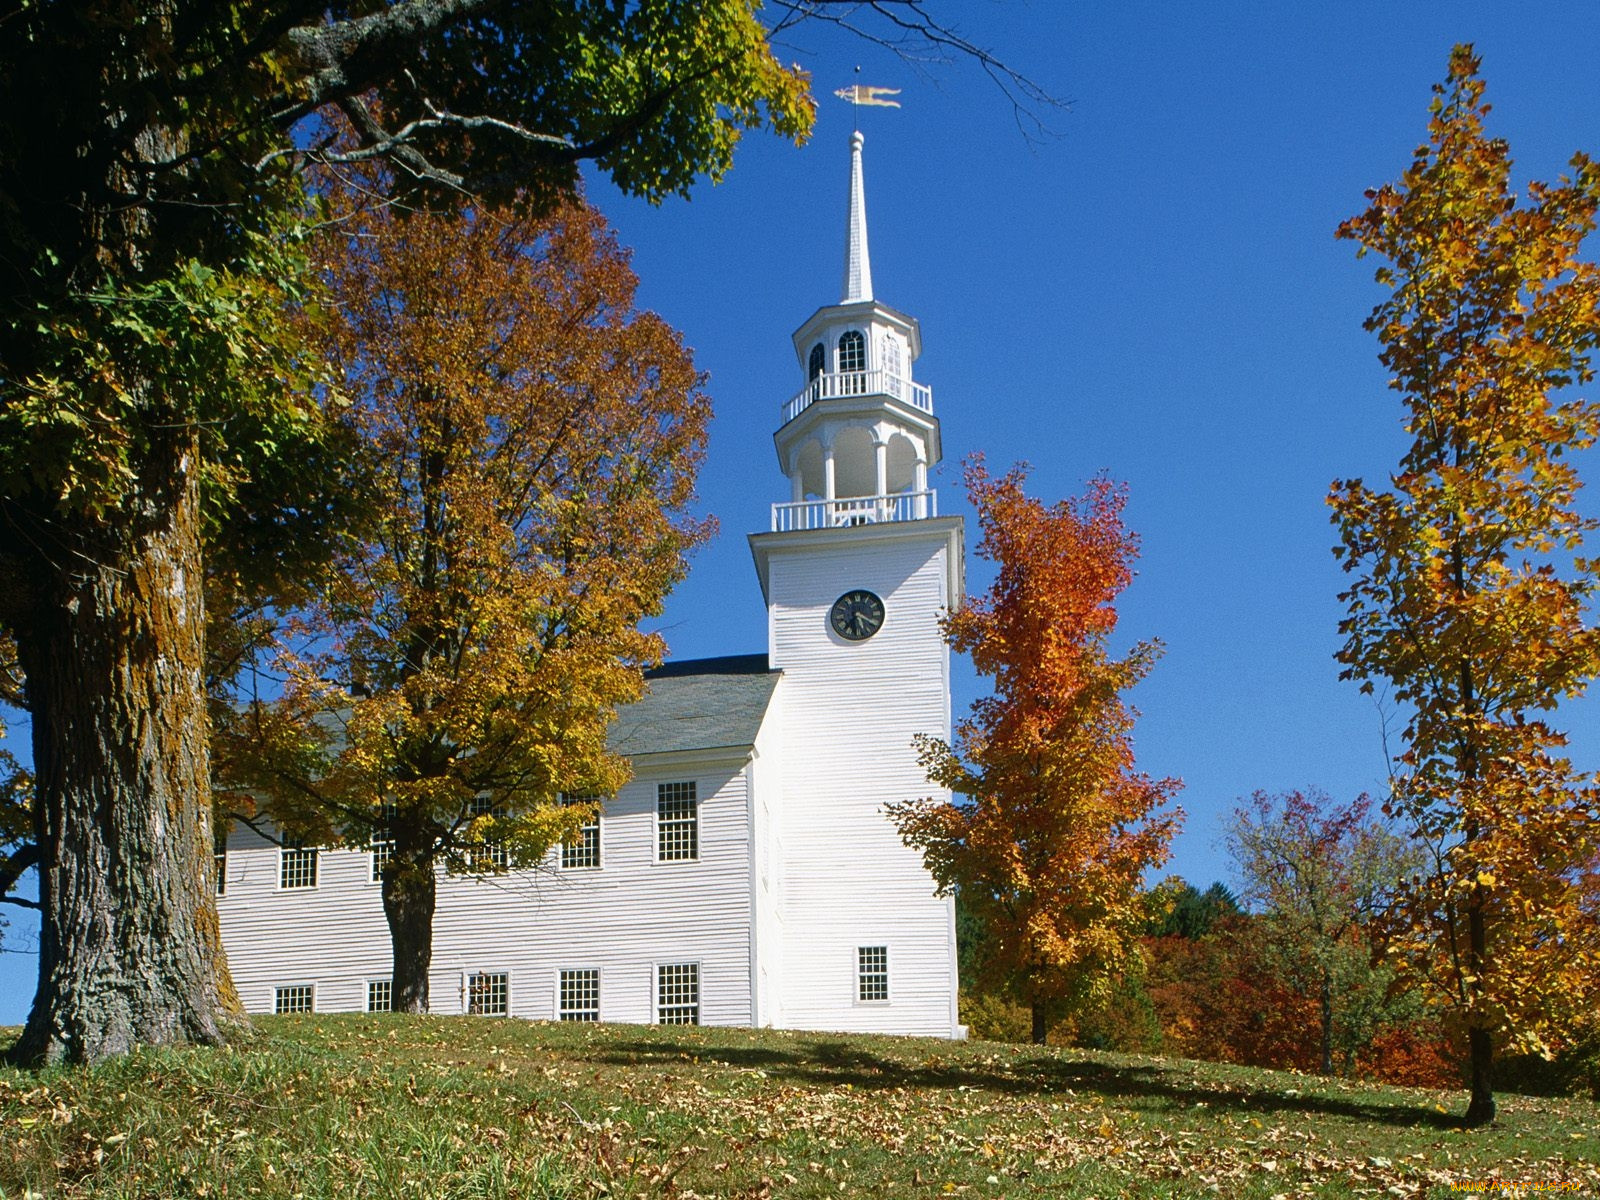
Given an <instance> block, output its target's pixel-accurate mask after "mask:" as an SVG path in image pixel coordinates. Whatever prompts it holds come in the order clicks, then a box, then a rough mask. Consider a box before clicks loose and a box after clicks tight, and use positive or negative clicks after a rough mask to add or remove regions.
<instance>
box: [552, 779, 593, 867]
mask: <svg viewBox="0 0 1600 1200" xmlns="http://www.w3.org/2000/svg"><path fill="white" fill-rule="evenodd" d="M561 803H562V804H567V805H571V804H583V805H591V806H593V810H594V811H593V812H591V813H590V815H589V816H587V817H585V818H584V821H583V824H582V825H581V826H579V827H578V840H577V841H575V842H570V843H568V842H563V843H562V845H561V865H562V866H563V867H565V868H568V869H571V868H574V867H598V866H599V865H600V797H599V796H594V795H576V794H575V795H566V794H563V795H562V797H561Z"/></svg>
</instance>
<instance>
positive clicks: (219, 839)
mask: <svg viewBox="0 0 1600 1200" xmlns="http://www.w3.org/2000/svg"><path fill="white" fill-rule="evenodd" d="M230 824H231V822H230ZM211 850H212V854H213V855H214V856H215V857H216V860H217V895H219V896H223V895H226V894H227V891H228V830H227V826H223V827H222V828H221V829H218V830H217V831H216V833H215V834H213V835H212V843H211Z"/></svg>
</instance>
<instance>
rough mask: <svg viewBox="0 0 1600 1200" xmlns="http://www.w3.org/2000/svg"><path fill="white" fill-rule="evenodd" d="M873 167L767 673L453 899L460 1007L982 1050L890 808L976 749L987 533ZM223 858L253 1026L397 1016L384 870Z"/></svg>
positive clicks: (651, 742) (654, 745)
mask: <svg viewBox="0 0 1600 1200" xmlns="http://www.w3.org/2000/svg"><path fill="white" fill-rule="evenodd" d="M861 146H862V138H861V135H860V134H859V133H857V134H856V135H854V137H853V139H852V141H851V160H850V198H849V224H848V230H849V232H848V238H847V249H846V254H845V273H844V288H843V294H842V296H841V298H840V300H839V303H837V304H830V305H828V306H826V307H824V308H820V309H818V310H817V311H816V312H815V313H814V314H813V315H812V316H811V317H810V318H808V319H807V320H806V322H805V323H804V324H803V325H801V326H800V328H799V330H798V331H797V332H796V333H795V335H794V346H795V353H796V356H797V359H798V364H799V368H800V372H801V375H800V377H801V378H803V379H804V381H805V382H804V386H803V387H801V388H800V389H799V391H798V392H797V393H796V394H795V395H794V397H793V399H791V400H789V401H788V403H787V404H785V405H784V406H783V409H782V413H781V419H780V424H779V428H778V431H777V434H776V439H775V440H776V443H777V450H778V460H779V463H780V466H781V468H782V470H783V472H784V474H785V475H786V476H787V477H788V483H789V499H788V501H787V502H784V503H779V504H774V505H773V507H772V526H771V530H770V531H769V532H766V533H757V534H752V535H750V549H751V552H752V553H753V555H754V558H755V567H756V573H757V575H758V576H759V578H760V583H761V592H762V595H763V597H764V599H765V601H766V605H767V627H768V647H767V653H766V654H764V655H759V654H757V655H745V656H738V657H729V658H717V659H704V660H699V661H685V662H675V663H669V664H667V665H666V666H664V667H662V668H661V669H659V670H657V671H655V672H653V673H652V674H651V676H650V677H649V680H648V692H647V695H646V696H645V698H644V699H642V700H641V701H640V702H639V703H637V704H635V705H632V706H630V707H628V708H626V709H624V710H623V711H622V712H621V714H620V715H619V718H618V720H617V721H616V723H615V725H614V726H613V729H612V745H613V748H614V749H615V750H617V751H619V752H621V753H624V754H626V755H628V756H629V757H630V759H631V761H632V764H633V780H632V782H631V783H629V784H628V785H627V786H626V787H624V788H623V789H622V790H621V791H620V792H619V793H618V794H617V795H616V796H615V797H612V798H609V799H607V800H606V802H605V804H604V806H603V811H602V814H601V816H600V818H599V821H598V824H597V825H595V826H593V827H591V828H589V829H587V830H586V831H585V834H584V839H583V841H582V842H580V843H578V844H576V845H573V846H568V847H564V848H558V849H557V850H556V851H554V852H553V853H552V855H551V858H550V861H549V863H548V866H547V868H546V869H544V870H541V871H538V872H528V873H523V874H513V875H510V876H503V877H487V878H486V877H449V878H445V879H442V880H441V882H440V887H439V893H438V908H437V913H436V916H435V921H434V943H433V945H434V950H433V965H432V974H431V977H430V980H429V990H430V994H431V1004H432V1008H433V1011H435V1012H442V1013H449V1012H482V1013H496V1014H506V1015H509V1016H516V1017H526V1018H533V1019H545V1020H557V1019H560V1020H601V1021H625V1022H637V1023H701V1024H707V1025H755V1026H775V1027H778V1028H786V1029H810V1030H850V1031H863V1032H884V1033H916V1034H931V1035H936V1036H946V1037H959V1036H961V1035H962V1033H963V1032H964V1031H963V1029H962V1027H961V1026H960V1025H959V1024H958V1021H957V1013H956V950H955V927H954V914H953V909H952V905H951V903H950V901H949V900H948V899H941V898H938V897H936V896H935V895H934V885H933V881H932V879H931V878H930V876H929V875H928V873H927V872H926V870H925V869H924V868H923V866H922V863H921V858H920V856H919V855H918V854H917V853H915V852H914V851H912V850H910V849H908V848H907V847H906V846H905V845H903V844H902V843H901V841H900V839H899V837H898V836H897V834H896V833H895V831H894V829H893V827H892V826H891V825H890V823H889V821H888V819H887V817H886V816H885V814H884V806H885V805H886V804H888V803H890V802H893V801H897V800H904V799H908V798H912V797H917V796H926V795H929V794H930V793H936V791H937V790H936V789H934V788H932V787H931V786H930V785H929V783H928V781H927V779H926V776H925V775H924V773H923V771H922V770H921V769H920V768H919V767H918V765H917V762H916V757H915V752H914V749H913V745H912V740H913V737H914V735H916V734H919V733H927V734H933V735H935V736H939V737H947V736H948V733H949V726H950V670H949V654H948V650H947V648H946V646H945V643H944V641H943V639H942V638H941V636H940V632H939V628H938V618H939V615H940V614H941V612H943V611H944V610H945V609H946V608H947V607H948V606H949V605H951V604H953V603H958V602H959V600H960V598H961V596H962V594H963V575H962V573H963V558H962V546H963V540H962V526H961V520H960V518H959V517H940V516H939V515H938V512H937V505H936V495H935V493H934V492H933V491H932V490H931V489H930V488H929V486H928V468H929V467H930V466H932V465H933V464H935V463H937V462H938V461H939V459H940V454H941V451H940V445H939V421H938V418H937V417H935V416H934V413H933V396H932V393H931V391H930V390H929V389H928V388H927V387H926V386H925V385H923V384H920V383H917V382H915V381H914V380H913V378H912V371H911V367H912V364H913V363H914V362H915V361H916V359H917V357H918V355H919V354H920V352H921V335H920V331H919V329H918V326H917V322H916V321H915V320H914V319H912V318H911V317H908V316H905V315H904V314H902V313H900V312H897V311H896V310H894V309H892V308H889V307H888V306H887V305H885V304H882V303H880V302H879V301H878V300H876V299H875V298H874V296H873V290H872V274H871V266H870V261H869V258H868V252H867V224H866V206H865V197H864V191H863V185H862V173H861ZM219 858H220V861H219V868H220V888H221V894H220V895H219V896H218V898H217V906H218V909H219V911H220V915H221V920H222V934H223V941H224V944H225V945H226V948H227V953H228V960H229V963H230V965H231V968H232V971H233V978H234V982H235V984H236V985H237V986H238V989H239V994H240V996H241V997H242V999H243V1001H244V1004H245V1007H246V1008H247V1009H249V1010H250V1011H252V1012H273V1011H278V1012H300V1011H315V1012H360V1011H365V1010H381V1009H386V1008H387V1007H388V1004H389V975H390V969H391V958H390V944H389V935H388V928H387V925H386V924H385V922H384V916H383V906H382V902H381V899H380V895H379V888H380V885H379V883H378V882H377V871H376V865H377V864H376V863H375V855H374V854H370V853H361V852H357V851H352V850H332V849H321V850H319V849H316V848H281V847H279V846H278V845H276V844H275V843H273V842H271V841H268V840H266V839H264V838H262V837H260V836H259V835H257V834H255V833H253V832H252V831H250V830H248V829H243V828H238V829H235V830H234V831H233V833H232V834H231V835H230V837H229V838H228V841H227V844H226V851H225V853H224V854H222V855H221V856H219Z"/></svg>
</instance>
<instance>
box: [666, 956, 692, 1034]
mask: <svg viewBox="0 0 1600 1200" xmlns="http://www.w3.org/2000/svg"><path fill="white" fill-rule="evenodd" d="M656 1023H657V1024H658V1025H698V1024H700V964H699V963H697V962H691V963H659V964H657V966H656Z"/></svg>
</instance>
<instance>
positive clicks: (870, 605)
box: [828, 588, 883, 642]
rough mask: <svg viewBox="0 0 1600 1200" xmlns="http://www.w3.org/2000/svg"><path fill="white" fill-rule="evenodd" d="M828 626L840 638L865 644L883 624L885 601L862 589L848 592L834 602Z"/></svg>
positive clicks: (829, 614)
mask: <svg viewBox="0 0 1600 1200" xmlns="http://www.w3.org/2000/svg"><path fill="white" fill-rule="evenodd" d="M828 624H829V625H831V626H833V631H834V632H835V633H837V634H838V635H839V636H840V637H842V638H849V639H850V640H851V641H852V642H864V641H866V640H867V639H868V638H869V637H871V636H872V635H873V634H875V633H877V632H878V628H879V626H881V625H882V624H883V601H882V600H879V599H878V598H877V597H876V596H874V595H873V594H872V593H871V592H869V591H865V590H863V589H861V588H857V589H856V590H855V591H853V592H846V593H845V594H844V595H842V596H840V597H839V598H838V599H837V600H835V601H834V602H833V609H832V611H830V612H829V613H828Z"/></svg>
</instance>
